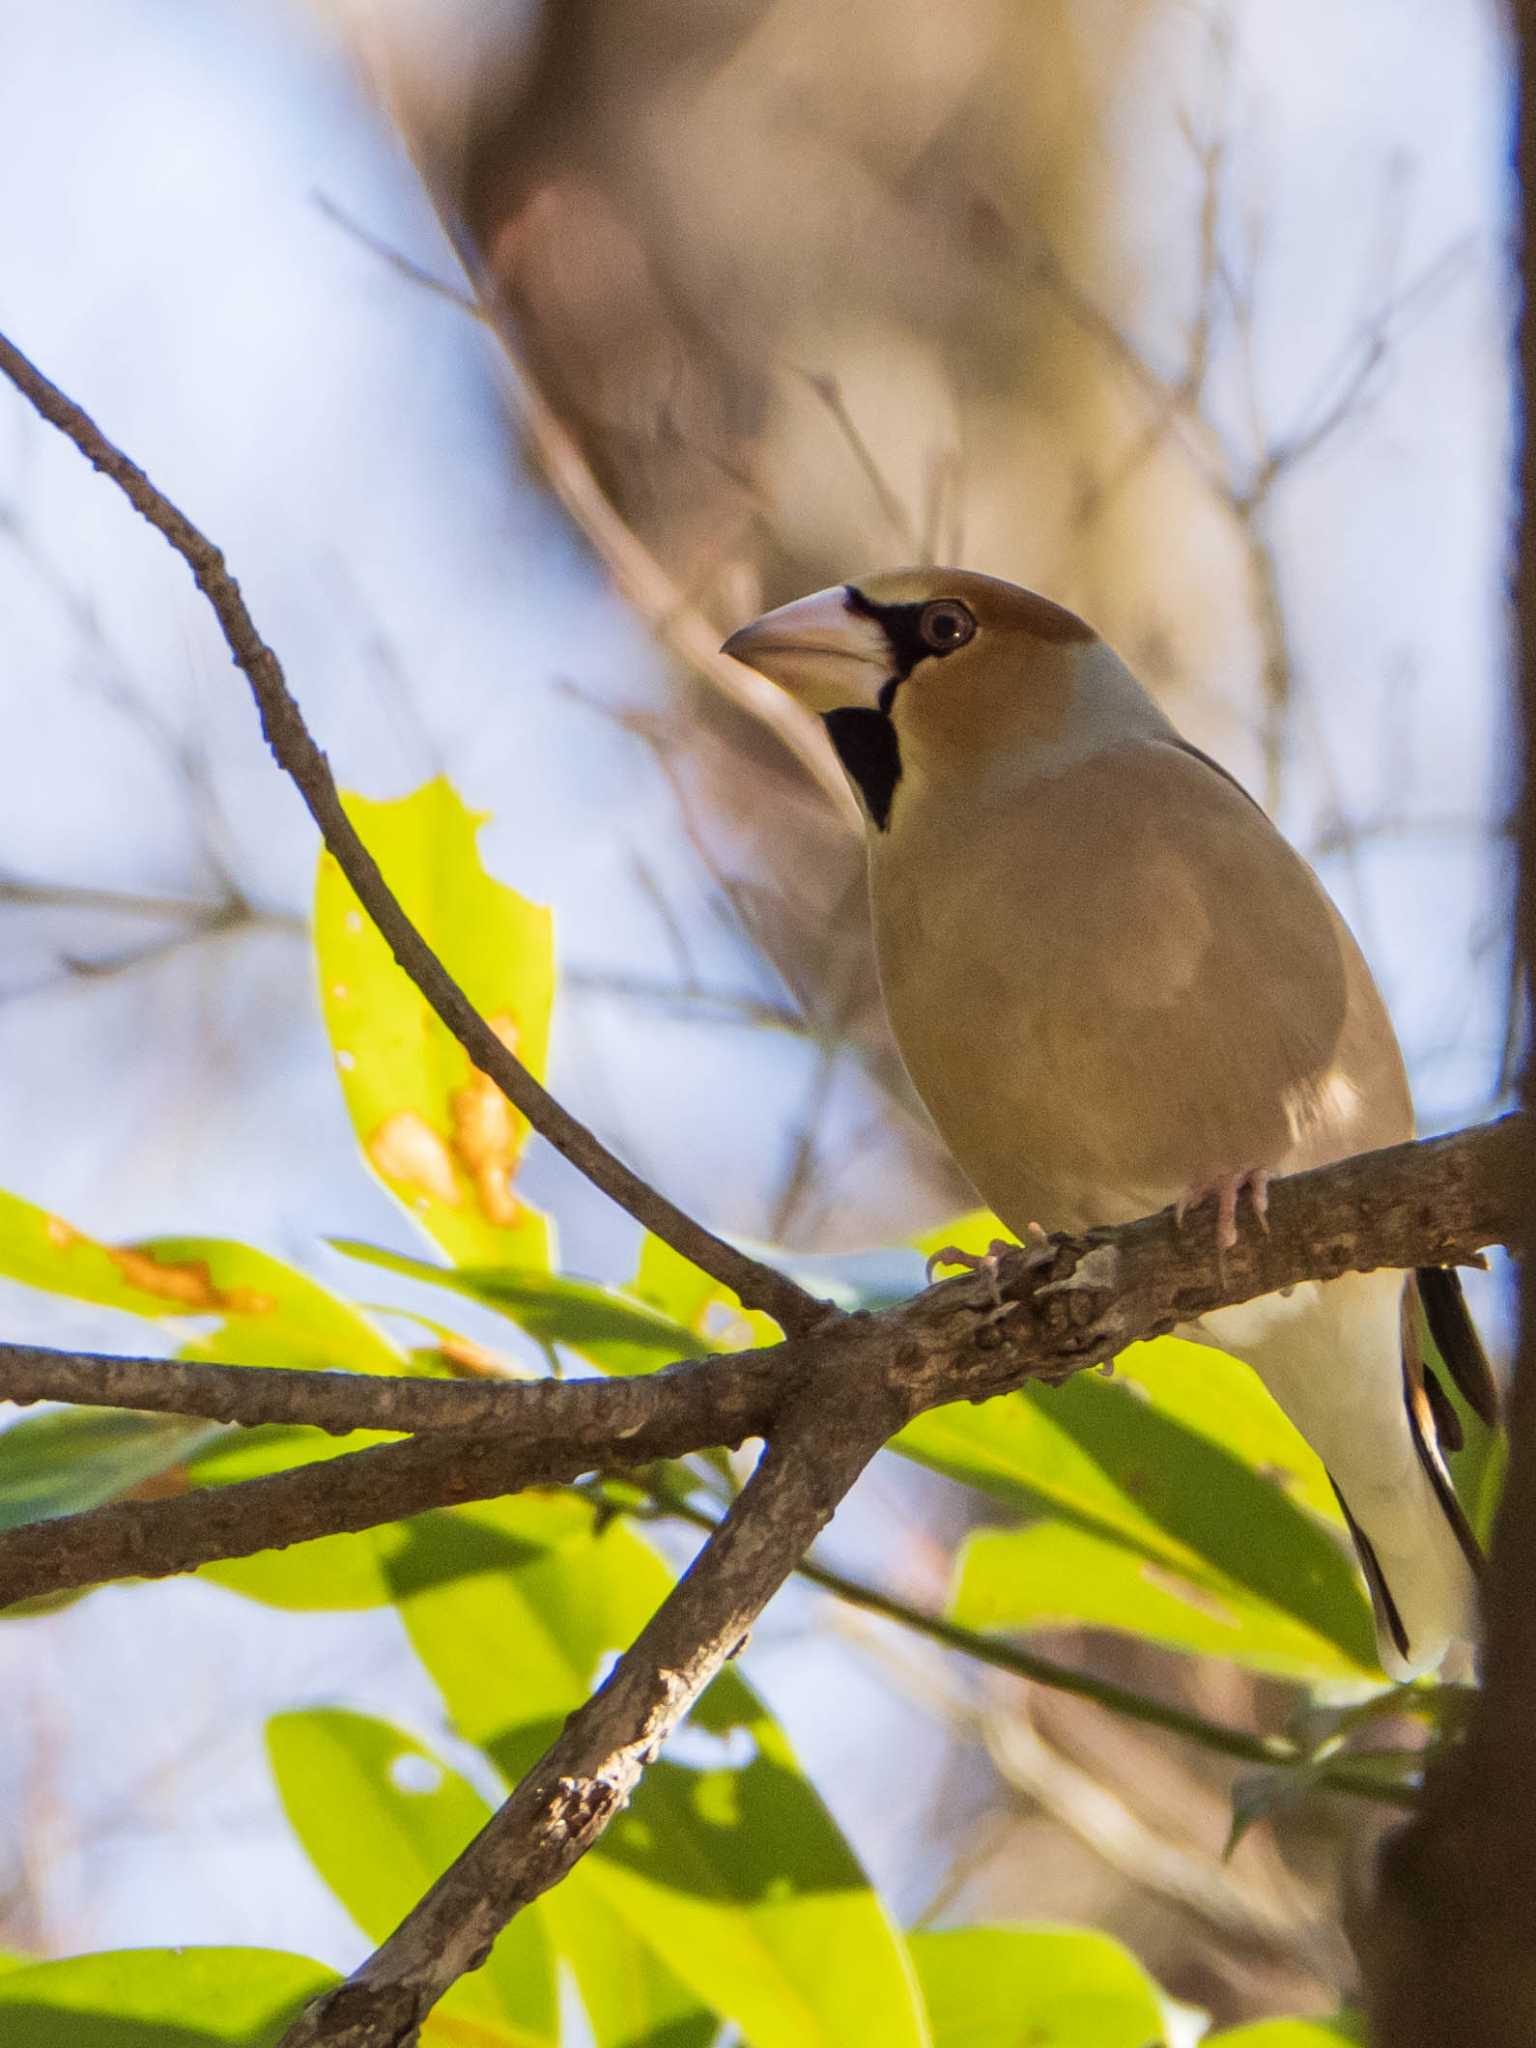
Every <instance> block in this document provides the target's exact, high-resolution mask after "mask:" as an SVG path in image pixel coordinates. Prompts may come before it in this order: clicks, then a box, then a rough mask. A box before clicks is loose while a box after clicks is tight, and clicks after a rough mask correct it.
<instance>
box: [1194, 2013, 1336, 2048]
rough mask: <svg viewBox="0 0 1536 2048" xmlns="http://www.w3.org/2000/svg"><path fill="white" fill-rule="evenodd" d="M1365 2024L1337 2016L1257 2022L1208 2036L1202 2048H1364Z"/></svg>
mask: <svg viewBox="0 0 1536 2048" xmlns="http://www.w3.org/2000/svg"><path fill="white" fill-rule="evenodd" d="M1365 2041H1366V2033H1365V2022H1364V2021H1363V2020H1362V2019H1361V2018H1360V2016H1359V2015H1358V2014H1357V2013H1349V2012H1338V2013H1334V2014H1333V2015H1332V2017H1331V2018H1329V2019H1326V2020H1260V2021H1259V2023H1258V2025H1257V2026H1252V2027H1229V2028H1228V2029H1227V2030H1226V2032H1225V2033H1221V2034H1207V2035H1206V2037H1205V2040H1204V2041H1203V2042H1202V2043H1201V2048H1365Z"/></svg>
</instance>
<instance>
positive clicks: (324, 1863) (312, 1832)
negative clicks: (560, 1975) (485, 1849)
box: [267, 1709, 560, 2048]
mask: <svg viewBox="0 0 1536 2048" xmlns="http://www.w3.org/2000/svg"><path fill="white" fill-rule="evenodd" d="M267 1752H268V1755H269V1756H270V1758H271V1760H272V1769H273V1774H274V1776H275V1777H276V1779H277V1787H278V1793H279V1795H280V1797H281V1799H282V1802H283V1810H284V1812H285V1813H286V1814H287V1816H288V1820H289V1824H290V1825H291V1826H292V1828H293V1830H294V1832H295V1834H296V1835H297V1836H298V1838H299V1841H300V1842H301V1844H302V1845H303V1848H304V1851H305V1853H306V1854H307V1855H308V1857H309V1859H310V1861H311V1862H312V1863H313V1864H314V1866H315V1868H316V1870H318V1871H319V1873H320V1875H321V1877H322V1878H324V1880H325V1882H326V1883H327V1884H328V1885H329V1886H330V1888H331V1890H332V1891H333V1892H334V1893H335V1894H336V1896H337V1898H338V1899H340V1901H341V1903H342V1905H343V1906H345V1907H346V1909H347V1911H348V1912H349V1913H350V1914H351V1915H352V1918H353V1919H354V1920H355V1921H356V1922H357V1924H358V1926H359V1927H360V1928H361V1929H362V1931H363V1932H364V1934H366V1935H367V1936H368V1938H369V1940H370V1941H372V1942H380V1941H383V1940H384V1938H385V1936H386V1935H388V1934H390V1933H392V1932H393V1930H394V1928H395V1927H396V1926H397V1925H398V1924H399V1922H400V1921H401V1920H403V1919H404V1917H405V1915H406V1914H407V1913H408V1912H409V1911H410V1909H411V1908H412V1906H414V1905H415V1903H416V1901H417V1900H418V1899H419V1898H420V1897H421V1895H422V1894H423V1892H425V1891H426V1890H427V1888H428V1886H429V1885H431V1884H432V1883H434V1882H435V1881H436V1879H437V1878H438V1877H439V1876H441V1874H442V1872H443V1871H444V1870H445V1869H446V1868H447V1867H448V1865H449V1864H450V1863H451V1862H452V1861H453V1859H454V1857H455V1856H457V1855H458V1853H459V1851H460V1850H461V1849H463V1848H464V1847H465V1845H466V1844H467V1843H468V1842H469V1840H470V1839H471V1837H472V1836H474V1835H475V1834H477V1833H478V1832H479V1830H480V1829H481V1828H482V1827H483V1826H484V1825H485V1823H486V1822H487V1821H488V1820H489V1819H490V1817H491V1809H490V1808H489V1807H488V1806H487V1805H486V1803H485V1801H484V1800H483V1799H482V1798H481V1797H480V1795H479V1794H478V1793H477V1792H475V1791H474V1790H472V1788H471V1787H470V1786H469V1785H467V1784H466V1783H465V1782H464V1780H463V1779H462V1778H461V1777H459V1776H458V1775H457V1773H455V1772H453V1771H451V1770H449V1769H448V1768H447V1766H446V1765H445V1764H443V1763H442V1762H441V1761H440V1760H439V1759H438V1758H437V1757H435V1756H433V1755H432V1753H431V1751H430V1750H428V1749H426V1748H425V1747H424V1746H423V1745H422V1744H421V1743H419V1742H417V1741H416V1740H415V1739H414V1738H413V1737H411V1736H409V1735H406V1734H404V1733H402V1731H401V1730H399V1729H398V1728H393V1727H391V1726H390V1725H389V1724H388V1723H387V1722H385V1721H377V1720H374V1719H372V1718H371V1717H370V1716H368V1715H366V1714H354V1713H344V1712H342V1711H340V1710H339V1709H326V1710H312V1711H310V1712H306V1713H292V1714H279V1715H276V1716H275V1717H274V1718H273V1719H272V1720H270V1721H269V1722H268V1723H267ZM440 2011H441V2012H442V2014H443V2015H444V2017H448V2016H451V2015H460V2014H462V2015H464V2016H465V2017H468V2018H471V2019H475V2020H478V2021H480V2022H482V2023H485V2024H488V2025H490V2026H491V2027H493V2028H494V2029H495V2039H496V2040H498V2041H505V2042H506V2043H507V2044H508V2048H514V2044H515V2048H542V2044H546V2043H554V2042H557V2041H558V2039H559V2032H560V2029H559V2020H558V2014H557V2009H556V1996H555V1977H554V1963H553V1958H552V1956H551V1953H550V1947H549V1941H548V1938H547V1936H546V1933H545V1930H544V1924H543V1920H542V1916H541V1913H540V1910H539V1908H538V1907H529V1908H526V1909H525V1910H524V1911H523V1912H521V1913H519V1914H518V1915H517V1916H516V1918H515V1919H514V1920H513V1921H512V1922H511V1924H510V1925H509V1926H508V1927H507V1928H506V1929H505V1930H504V1931H503V1932H502V1934H501V1935H500V1936H499V1937H498V1938H497V1941H496V1944H495V1946H494V1948H493V1949H492V1950H491V1953H490V1956H489V1958H488V1960H487V1962H486V1964H485V1966H484V1968H483V1969H479V1970H475V1971H473V1972H471V1973H470V1974H469V1975H468V1976H465V1977H461V1978H460V1979H459V1981H458V1982H457V1983H456V1984H455V1985H454V1987H453V1989H452V1990H451V1991H450V1992H449V1993H448V1995H447V1996H446V1997H445V1998H444V1999H443V2001H442V2005H441V2007H440ZM487 2048H489V2043H488V2044H487Z"/></svg>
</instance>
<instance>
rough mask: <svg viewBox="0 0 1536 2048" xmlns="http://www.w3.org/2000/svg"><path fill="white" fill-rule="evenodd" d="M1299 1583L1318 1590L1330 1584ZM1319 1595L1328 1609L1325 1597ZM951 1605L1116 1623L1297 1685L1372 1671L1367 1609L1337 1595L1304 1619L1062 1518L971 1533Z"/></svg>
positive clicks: (969, 1614) (1054, 1621) (983, 1617)
mask: <svg viewBox="0 0 1536 2048" xmlns="http://www.w3.org/2000/svg"><path fill="white" fill-rule="evenodd" d="M1339 1561H1340V1563H1341V1564H1342V1563H1343V1560H1342V1559H1340V1560H1339ZM1304 1590H1309V1591H1310V1594H1311V1595H1312V1596H1317V1595H1319V1594H1320V1593H1321V1592H1325V1591H1326V1590H1327V1589H1326V1588H1317V1587H1313V1588H1311V1589H1304ZM1292 1604H1295V1605H1300V1604H1302V1602H1301V1600H1300V1599H1298V1600H1297V1601H1295V1602H1293V1603H1292ZM1314 1604H1315V1605H1316V1606H1317V1607H1318V1608H1319V1610H1320V1611H1321V1610H1323V1601H1322V1599H1321V1598H1316V1597H1314ZM950 1613H951V1615H952V1617H953V1619H954V1620H956V1621H958V1622H960V1623H962V1624H963V1625H964V1626H966V1627H968V1628H976V1629H982V1630H988V1629H1026V1630H1029V1629H1042V1628H1107V1629H1116V1630H1119V1631H1121V1632H1122V1633H1124V1634H1127V1635H1138V1636H1142V1637H1145V1638H1146V1639H1147V1640H1149V1641H1151V1642H1155V1643H1163V1644H1166V1645H1167V1647H1168V1648H1169V1649H1174V1650H1188V1651H1192V1652H1194V1653H1196V1654H1198V1655H1202V1656H1214V1657H1226V1658H1230V1659H1231V1660H1232V1661H1233V1662H1234V1663H1238V1664H1242V1665H1244V1666H1246V1667H1247V1668H1248V1669H1249V1670H1252V1671H1263V1672H1267V1673H1269V1674H1270V1675H1271V1676H1273V1677H1276V1678H1287V1679H1292V1680H1295V1681H1297V1682H1299V1683H1302V1684H1317V1683H1321V1682H1323V1681H1325V1680H1340V1679H1342V1680H1349V1681H1354V1682H1359V1681H1360V1680H1361V1679H1366V1678H1376V1677H1377V1675H1378V1674H1377V1669H1376V1660H1375V1653H1374V1650H1373V1649H1372V1640H1373V1639H1372V1637H1371V1635H1370V1634H1369V1632H1368V1629H1367V1627H1366V1626H1365V1619H1364V1617H1363V1616H1362V1615H1360V1614H1359V1613H1358V1612H1357V1610H1356V1609H1355V1608H1354V1607H1352V1606H1351V1605H1350V1604H1349V1603H1348V1602H1347V1601H1345V1600H1344V1599H1343V1598H1342V1597H1341V1598H1339V1599H1338V1600H1337V1603H1336V1607H1335V1610H1334V1612H1332V1613H1331V1614H1327V1613H1326V1612H1325V1625H1322V1626H1318V1627H1311V1626H1308V1624H1307V1623H1305V1622H1303V1621H1300V1620H1297V1619H1296V1618H1295V1617H1294V1616H1293V1615H1292V1614H1290V1613H1288V1612H1286V1610H1285V1608H1284V1607H1282V1606H1279V1605H1275V1604H1272V1603H1270V1602H1268V1601H1265V1600H1263V1599H1260V1598H1258V1597H1256V1596H1255V1595H1254V1594H1252V1593H1250V1592H1249V1591H1248V1590H1247V1589H1246V1588H1245V1587H1243V1586H1242V1585H1241V1584H1239V1583H1238V1582H1237V1581H1236V1580H1234V1579H1226V1578H1223V1577H1222V1576H1221V1575H1220V1574H1219V1573H1217V1572H1214V1571H1212V1570H1209V1569H1207V1568H1200V1569H1198V1570H1196V1569H1190V1570H1186V1571H1179V1570H1176V1569H1175V1568H1174V1567H1173V1566H1171V1565H1169V1564H1167V1563H1164V1562H1163V1561H1161V1560H1160V1559H1157V1558H1155V1557H1150V1556H1147V1555H1145V1554H1144V1553H1140V1552H1138V1551H1137V1550H1135V1549H1132V1548H1128V1547H1127V1546H1126V1545H1125V1544H1123V1543H1121V1542H1119V1541H1116V1540H1112V1539H1106V1538H1104V1537H1102V1536H1096V1535H1093V1534H1091V1533H1090V1532H1089V1531H1088V1530H1086V1529H1078V1528H1074V1527H1072V1526H1071V1525H1070V1524H1068V1523H1065V1522H1054V1521H1048V1522H1036V1523H1034V1524H1033V1525H1032V1526H1030V1527H1029V1528H1025V1529H985V1530H981V1531H980V1532H978V1533H977V1534H976V1535H974V1536H972V1537H971V1538H970V1539H969V1541H968V1542H967V1543H966V1544H965V1546H964V1548H963V1549H962V1551H961V1554H960V1560H959V1565H958V1570H957V1574H956V1582H955V1588H954V1592H953V1595H952V1598H951V1603H950Z"/></svg>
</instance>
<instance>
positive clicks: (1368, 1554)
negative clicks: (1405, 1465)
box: [1328, 1472, 1413, 1659]
mask: <svg viewBox="0 0 1536 2048" xmlns="http://www.w3.org/2000/svg"><path fill="white" fill-rule="evenodd" d="M1328 1484H1329V1485H1330V1486H1331V1487H1332V1488H1333V1497H1334V1499H1335V1500H1336V1501H1337V1502H1338V1504H1339V1512H1340V1514H1342V1515H1343V1517H1344V1520H1345V1522H1346V1523H1347V1524H1348V1525H1349V1533H1350V1535H1351V1536H1352V1537H1353V1538H1354V1543H1355V1555H1356V1556H1357V1557H1358V1558H1359V1560H1360V1570H1361V1571H1362V1573H1363V1574H1364V1576H1365V1583H1366V1586H1367V1587H1368V1588H1369V1590H1370V1595H1371V1606H1372V1607H1373V1608H1374V1609H1375V1611H1376V1633H1377V1635H1378V1636H1383V1635H1389V1636H1391V1638H1392V1640H1393V1642H1394V1643H1396V1645H1397V1654H1398V1655H1399V1656H1400V1657H1402V1658H1405V1659H1406V1658H1409V1657H1411V1656H1412V1655H1413V1651H1412V1649H1411V1648H1410V1646H1409V1642H1408V1631H1407V1629H1405V1628H1404V1627H1403V1617H1402V1616H1401V1615H1400V1614H1399V1613H1398V1611H1397V1602H1396V1601H1395V1600H1394V1599H1393V1598H1392V1588H1391V1587H1390V1586H1389V1585H1388V1584H1387V1581H1386V1578H1385V1576H1384V1575H1383V1573H1382V1569H1381V1566H1380V1565H1379V1564H1378V1563H1377V1562H1376V1552H1375V1550H1374V1549H1373V1547H1372V1545H1371V1539H1370V1537H1369V1536H1367V1535H1366V1533H1365V1531H1364V1530H1363V1529H1362V1528H1361V1526H1360V1524H1359V1523H1358V1522H1357V1521H1356V1520H1355V1518H1354V1516H1353V1515H1352V1514H1351V1513H1350V1512H1349V1502H1348V1501H1347V1500H1346V1499H1345V1498H1344V1496H1343V1494H1342V1493H1340V1491H1339V1482H1338V1481H1337V1480H1336V1479H1335V1478H1334V1476H1333V1474H1332V1473H1331V1472H1330V1473H1329V1474H1328Z"/></svg>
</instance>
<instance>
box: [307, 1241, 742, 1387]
mask: <svg viewBox="0 0 1536 2048" xmlns="http://www.w3.org/2000/svg"><path fill="white" fill-rule="evenodd" d="M331 1242H332V1243H333V1244H334V1245H335V1248H336V1249H337V1251H339V1252H345V1253H346V1255H347V1257H348V1258H352V1259H361V1260H362V1261H363V1263H364V1264H365V1265H370V1266H382V1267H383V1268H384V1269H385V1271H386V1272H390V1273H400V1274H403V1275H404V1276H405V1278H406V1279H408V1280H422V1281H425V1282H426V1283H427V1285H428V1286H431V1287H443V1288H446V1289H448V1291H449V1292H450V1293H453V1294H460V1295H463V1296H465V1297H466V1298H467V1299H468V1300H470V1301H476V1302H479V1304H480V1305H481V1307H482V1308H488V1309H493V1310H494V1311H495V1312H496V1314H498V1315H502V1316H505V1317H506V1318H507V1320H508V1321H509V1322H512V1323H515V1324H516V1325H517V1327H518V1328H519V1329H520V1330H523V1331H526V1333H527V1334H528V1335H529V1336H530V1337H533V1338H535V1339H536V1340H537V1341H538V1342H540V1343H542V1344H560V1345H563V1346H564V1347H565V1348H566V1349H567V1350H569V1351H574V1352H576V1353H577V1355H578V1356H580V1357H582V1358H585V1359H587V1360H589V1361H590V1362H591V1363H592V1364H593V1365H595V1366H598V1367H599V1368H600V1369H601V1370H602V1371H604V1372H616V1373H639V1372H654V1371H656V1369H657V1368H658V1367H659V1366H663V1365H670V1364H671V1363H672V1361H673V1360H674V1359H678V1358H688V1357H691V1356H693V1355H695V1354H696V1353H698V1352H699V1351H700V1350H702V1349H703V1348H704V1347H703V1344H702V1343H701V1341H700V1337H699V1334H698V1333H697V1332H696V1331H695V1330H693V1329H691V1328H690V1327H689V1326H688V1325H687V1324H685V1323H679V1322H676V1321H674V1319H673V1318H672V1317H671V1316H669V1315H664V1314H662V1313H661V1311H660V1310H658V1309H654V1308H651V1307H650V1306H648V1304H647V1303H645V1302H643V1301H640V1300H638V1299H637V1298H636V1297H635V1296H634V1295H630V1294H623V1293H621V1292H620V1291H619V1290H618V1289H617V1288H612V1287H600V1286H598V1285H597V1283H596V1282H595V1281H591V1280H573V1279H569V1278H567V1277H566V1276H564V1275H562V1274H557V1273H537V1272H518V1271H515V1270H513V1269H512V1268H511V1267H506V1266H488V1267H481V1266H438V1265H434V1264H433V1263H432V1261H431V1260H430V1259H413V1258H410V1257H408V1256H406V1255H405V1254H404V1253H402V1252H392V1251H386V1250H385V1249H384V1248H383V1247H382V1246H381V1245H372V1244H361V1243H359V1242H358V1241H357V1240H356V1239H355V1238H333V1239H332V1240H331Z"/></svg>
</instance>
